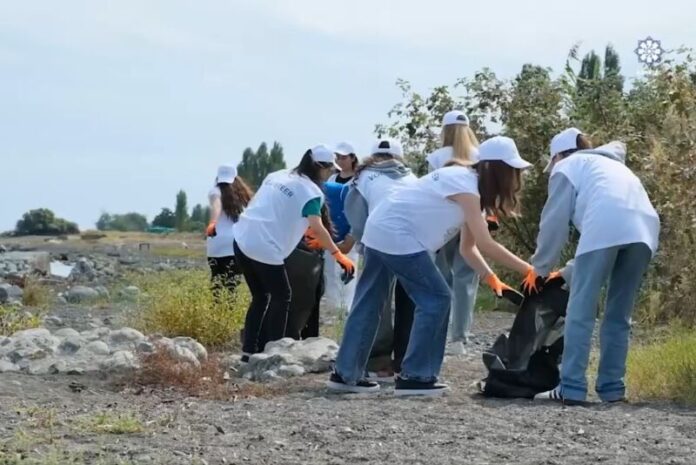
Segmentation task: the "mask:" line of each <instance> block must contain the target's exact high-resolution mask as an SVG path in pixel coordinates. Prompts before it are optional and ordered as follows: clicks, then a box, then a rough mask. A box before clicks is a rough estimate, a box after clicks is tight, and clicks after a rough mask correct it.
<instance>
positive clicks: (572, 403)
mask: <svg viewBox="0 0 696 465" xmlns="http://www.w3.org/2000/svg"><path fill="white" fill-rule="evenodd" d="M534 400H542V401H550V402H559V403H562V404H563V405H566V406H568V407H584V406H587V405H588V402H586V401H584V400H573V399H565V398H564V397H563V394H562V393H561V387H560V386H556V387H555V388H553V389H551V390H550V391H546V392H540V393H539V394H537V395H535V396H534Z"/></svg>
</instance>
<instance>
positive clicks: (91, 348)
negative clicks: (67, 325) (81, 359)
mask: <svg viewBox="0 0 696 465" xmlns="http://www.w3.org/2000/svg"><path fill="white" fill-rule="evenodd" d="M82 351H86V352H89V353H91V354H94V355H109V354H110V353H111V351H110V350H109V346H108V345H106V342H104V341H92V342H90V343H89V344H87V345H86V346H84V347H83V348H82V350H81V352H82Z"/></svg>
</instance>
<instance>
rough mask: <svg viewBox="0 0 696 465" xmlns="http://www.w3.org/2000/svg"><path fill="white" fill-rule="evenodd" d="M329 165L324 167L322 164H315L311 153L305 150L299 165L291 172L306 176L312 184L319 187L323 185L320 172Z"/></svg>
mask: <svg viewBox="0 0 696 465" xmlns="http://www.w3.org/2000/svg"><path fill="white" fill-rule="evenodd" d="M329 165H330V164H326V165H325V164H323V163H317V162H315V161H314V159H313V158H312V151H311V150H307V151H306V152H305V154H304V155H302V159H301V160H300V163H299V165H297V166H296V167H295V168H293V170H292V171H293V172H294V173H297V174H300V175H303V176H307V177H308V178H309V179H310V180H311V181H312V182H313V183H314V184H316V185H317V186H319V187H321V185H322V184H323V180H322V179H321V170H322V168H325V167H327V166H329Z"/></svg>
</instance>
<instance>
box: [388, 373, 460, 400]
mask: <svg viewBox="0 0 696 465" xmlns="http://www.w3.org/2000/svg"><path fill="white" fill-rule="evenodd" d="M447 391H449V386H447V385H446V384H443V383H438V382H437V381H430V382H423V381H415V380H411V379H403V378H402V377H398V378H396V386H395V387H394V395H395V396H397V397H405V396H428V397H434V396H441V395H443V394H444V393H446V392H447Z"/></svg>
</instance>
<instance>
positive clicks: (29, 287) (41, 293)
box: [22, 279, 53, 308]
mask: <svg viewBox="0 0 696 465" xmlns="http://www.w3.org/2000/svg"><path fill="white" fill-rule="evenodd" d="M52 297H53V295H52V292H51V289H50V288H49V287H47V286H42V285H41V284H39V283H38V282H36V281H35V280H33V279H28V280H27V281H26V282H25V284H24V294H23V295H22V303H23V304H24V305H26V306H28V307H36V308H46V307H48V306H49V305H50V304H51V301H52Z"/></svg>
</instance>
